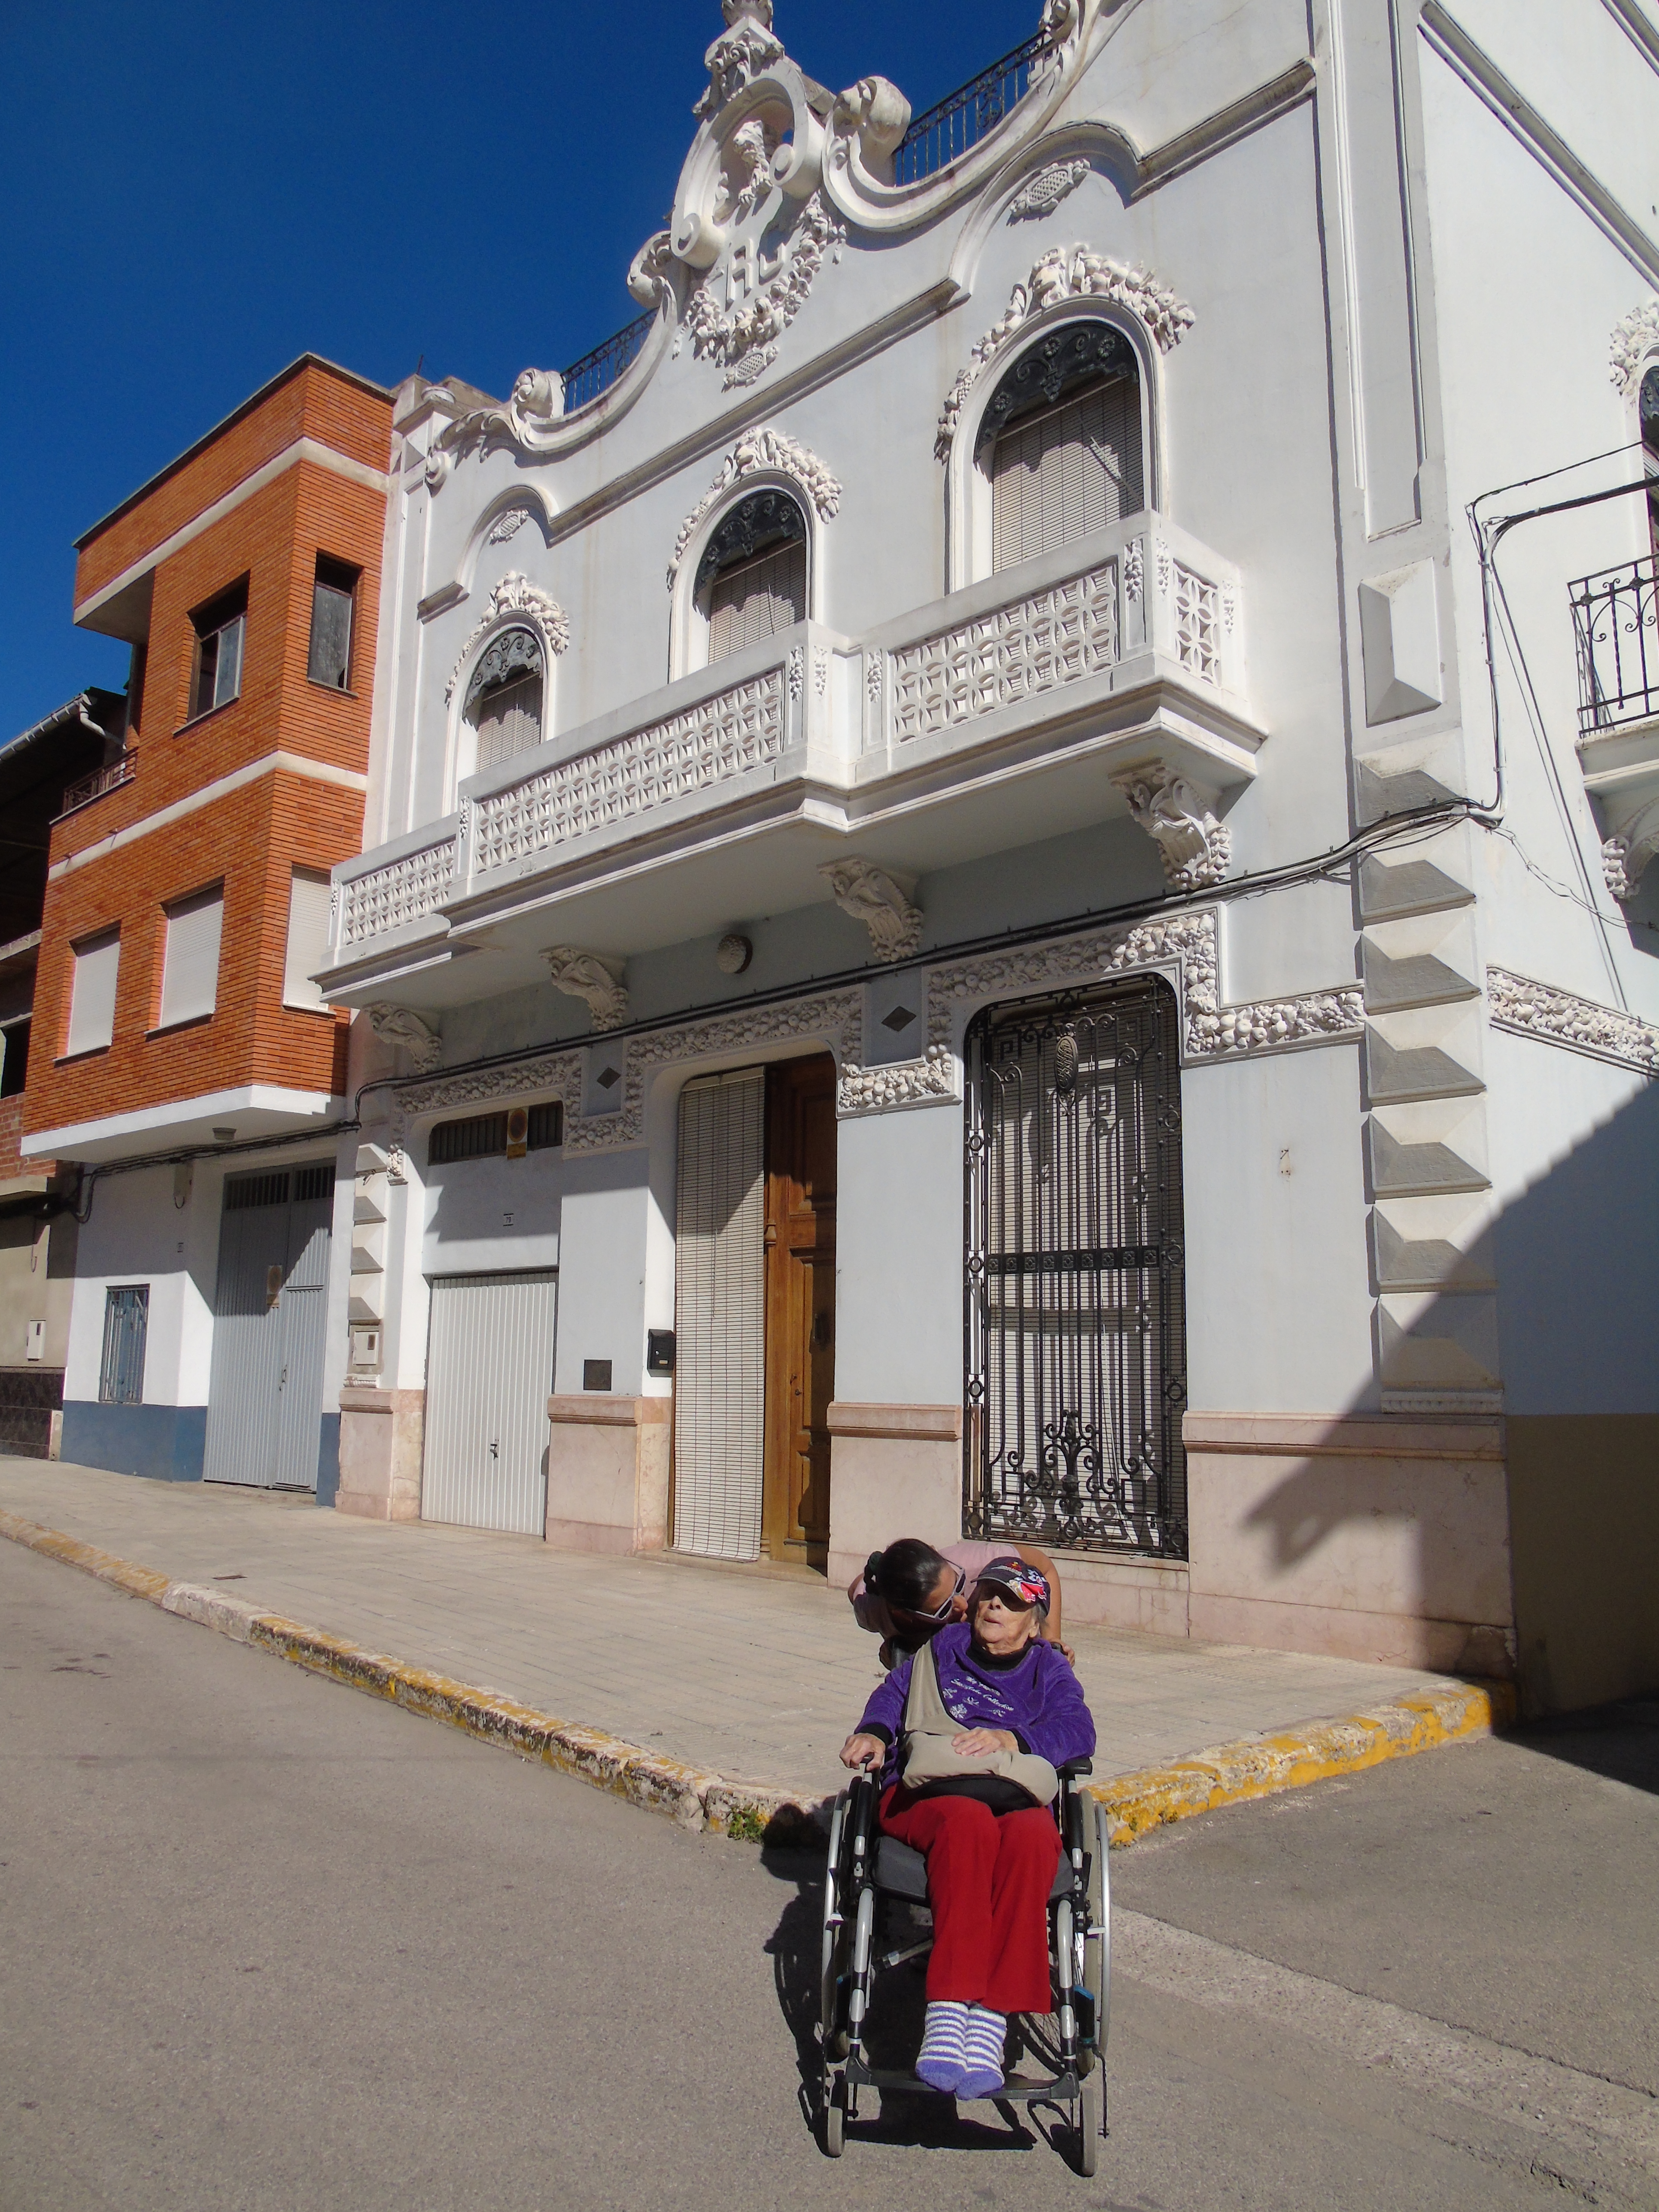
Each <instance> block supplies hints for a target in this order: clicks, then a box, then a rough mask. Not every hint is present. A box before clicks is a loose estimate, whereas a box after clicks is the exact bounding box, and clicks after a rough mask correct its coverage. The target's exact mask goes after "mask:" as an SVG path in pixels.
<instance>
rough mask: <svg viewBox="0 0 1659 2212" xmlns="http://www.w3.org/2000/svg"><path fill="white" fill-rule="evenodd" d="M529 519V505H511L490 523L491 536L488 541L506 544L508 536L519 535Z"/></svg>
mask: <svg viewBox="0 0 1659 2212" xmlns="http://www.w3.org/2000/svg"><path fill="white" fill-rule="evenodd" d="M529 520H530V510H529V508H528V507H508V508H507V511H506V513H502V514H498V515H497V516H496V517H495V520H494V522H492V523H491V524H490V526H489V538H488V540H487V541H486V542H487V543H488V544H491V545H505V544H507V540H508V538H516V537H517V536H518V534H519V532H520V531H521V530H522V529H523V528H524V526H525V525H526V522H528V521H529Z"/></svg>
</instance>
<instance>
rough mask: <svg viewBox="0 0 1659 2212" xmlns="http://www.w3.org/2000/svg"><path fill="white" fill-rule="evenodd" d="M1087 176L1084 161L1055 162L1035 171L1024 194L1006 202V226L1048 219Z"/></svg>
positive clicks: (1016, 195)
mask: <svg viewBox="0 0 1659 2212" xmlns="http://www.w3.org/2000/svg"><path fill="white" fill-rule="evenodd" d="M1088 173H1089V164H1088V163H1087V162H1086V161H1055V162H1054V163H1053V164H1052V165H1051V166H1050V167H1048V168H1046V169H1039V170H1038V171H1037V173H1036V176H1034V177H1033V178H1032V179H1031V181H1030V184H1029V185H1026V186H1025V188H1024V191H1020V192H1018V193H1016V194H1015V196H1014V197H1013V198H1012V200H1011V201H1010V202H1009V204H1008V220H1009V222H1027V221H1029V220H1030V218H1031V217H1032V216H1042V215H1052V214H1053V213H1054V210H1055V209H1056V208H1057V207H1058V206H1059V205H1060V202H1061V201H1062V200H1063V199H1064V198H1065V197H1066V195H1067V193H1068V192H1074V191H1076V190H1077V188H1078V186H1079V185H1080V184H1081V183H1082V182H1083V179H1085V177H1086V176H1087V175H1088Z"/></svg>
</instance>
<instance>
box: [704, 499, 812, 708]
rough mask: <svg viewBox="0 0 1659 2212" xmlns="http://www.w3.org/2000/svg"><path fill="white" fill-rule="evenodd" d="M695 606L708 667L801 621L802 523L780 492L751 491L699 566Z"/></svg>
mask: <svg viewBox="0 0 1659 2212" xmlns="http://www.w3.org/2000/svg"><path fill="white" fill-rule="evenodd" d="M696 599H697V604H698V605H699V606H700V607H701V608H702V611H703V614H704V616H705V617H706V619H707V621H708V659H709V664H710V665H711V666H712V665H713V664H714V662H715V661H717V660H724V659H726V658H727V656H728V655H729V654H731V653H741V652H742V650H743V648H744V646H746V645H756V644H758V642H759V641H760V640H761V639H762V638H765V637H771V636H773V635H775V633H776V632H777V631H779V630H781V629H790V628H791V627H792V625H793V624H794V623H799V622H805V619H806V518H805V515H804V514H803V513H801V510H800V507H799V505H798V504H797V502H796V501H794V500H793V499H792V498H791V497H790V496H789V494H788V493H787V492H786V491H774V490H770V489H768V490H763V491H757V492H751V493H750V495H749V496H748V498H747V499H742V500H739V501H738V503H737V505H736V506H735V507H733V508H732V511H731V513H729V514H727V515H726V517H725V519H724V520H722V521H721V523H720V527H719V528H718V529H717V530H716V531H715V532H714V535H713V537H712V538H710V539H709V541H708V544H707V545H706V546H705V547H704V549H703V555H702V560H701V561H699V562H698V563H697V581H696Z"/></svg>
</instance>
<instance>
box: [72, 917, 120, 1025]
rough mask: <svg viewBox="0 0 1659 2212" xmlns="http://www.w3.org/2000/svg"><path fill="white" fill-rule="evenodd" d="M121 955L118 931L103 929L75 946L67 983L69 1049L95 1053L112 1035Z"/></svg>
mask: <svg viewBox="0 0 1659 2212" xmlns="http://www.w3.org/2000/svg"><path fill="white" fill-rule="evenodd" d="M120 958H121V933H120V931H119V930H118V929H112V930H109V931H106V933H105V934H104V935H103V936H102V937H95V938H94V939H93V940H92V942H91V943H90V944H89V945H76V948H75V976H74V981H72V982H71V984H70V1024H69V1045H68V1049H69V1050H70V1052H95V1051H96V1050H97V1049H98V1048H99V1047H100V1045H106V1044H108V1043H109V1042H110V1041H111V1039H112V1037H113V1036H114V1035H115V975H116V969H117V968H118V965H119V963H120Z"/></svg>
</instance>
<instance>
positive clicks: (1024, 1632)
mask: <svg viewBox="0 0 1659 2212" xmlns="http://www.w3.org/2000/svg"><path fill="white" fill-rule="evenodd" d="M1047 1606H1048V1583H1047V1579H1046V1577H1044V1576H1043V1575H1042V1572H1041V1571H1039V1570H1037V1569H1035V1568H1033V1567H1032V1566H1031V1565H1030V1564H1029V1563H1028V1562H1027V1561H1026V1560H1024V1559H1020V1558H1018V1557H1017V1556H1011V1557H1008V1558H1003V1559H994V1560H992V1561H991V1562H990V1563H989V1565H987V1566H986V1567H985V1568H984V1569H983V1570H982V1571H981V1574H980V1577H979V1579H978V1581H977V1583H975V1588H974V1593H973V1597H972V1601H971V1603H970V1606H969V1613H968V1618H967V1619H966V1620H964V1621H962V1622H958V1623H956V1624H953V1625H952V1626H949V1627H946V1628H944V1629H942V1630H941V1631H940V1632H939V1633H938V1634H937V1635H936V1636H935V1637H933V1639H932V1641H931V1642H930V1643H927V1644H923V1645H922V1647H921V1650H920V1651H919V1652H917V1653H916V1654H915V1656H912V1657H908V1658H905V1659H903V1660H902V1662H900V1664H899V1665H898V1666H897V1667H896V1668H894V1670H893V1672H892V1673H891V1674H889V1675H888V1676H887V1678H886V1679H885V1680H884V1682H883V1683H882V1684H881V1685H880V1686H879V1687H878V1689H877V1690H876V1692H875V1693H874V1694H873V1696H872V1698H871V1699H870V1701H869V1703H868V1705H866V1708H865V1711H864V1715H863V1717H862V1718H861V1719H860V1723H859V1725H858V1727H857V1729H855V1730H854V1733H853V1734H852V1735H850V1736H849V1737H848V1740H847V1742H846V1744H845V1745H844V1746H843V1747H842V1754H841V1755H842V1762H843V1764H844V1765H848V1766H849V1767H851V1768H853V1769H854V1771H855V1772H856V1773H858V1774H859V1775H860V1777H861V1778H863V1777H866V1776H867V1775H869V1773H870V1771H872V1769H879V1783H878V1785H876V1786H875V1787H873V1788H872V1784H871V1783H870V1782H869V1781H868V1780H867V1779H860V1781H859V1782H855V1783H854V1785H853V1788H852V1790H850V1791H849V1792H848V1796H847V1797H846V1798H845V1799H843V1800H842V1803H841V1804H840V1805H839V1806H838V1807H837V1810H836V1823H835V1832H834V1835H833V1836H832V1839H831V1846H830V1864H829V1895H828V1901H827V1910H826V1923H825V1940H824V1990H823V2008H824V2018H823V2029H824V2045H825V2066H826V2071H825V2084H824V2096H825V2106H824V2118H825V2128H826V2141H827V2146H828V2148H830V2150H831V2151H832V2153H834V2152H838V2151H839V2149H840V2147H841V2130H842V2116H843V2115H844V2114H846V2113H847V2112H848V2111H849V2109H851V2110H855V2109H856V2095H857V2089H858V2087H859V2085H860V2083H862V2082H868V2083H873V2084H877V2085H878V2086H882V2087H886V2086H902V2077H889V2076H887V2075H880V2074H878V2073H876V2072H873V2071H872V2069H870V2068H869V2067H868V2065H867V2064H866V2063H864V2061H863V2057H862V2054H861V2051H860V2028H861V2025H862V2017H863V2014H864V2011H865V2008H866V2002H867V1998H868V1990H869V1984H870V1980H871V1978H872V1975H873V1972H874V1970H875V1968H876V1966H878V1965H880V1964H883V1963H893V1962H896V1960H897V1959H898V1958H899V1957H901V1956H903V1955H908V1954H899V1953H896V1954H893V1960H891V1961H883V1960H878V1959H876V1958H875V1956H874V1954H873V1952H872V1929H873V1924H874V1917H875V1909H876V1906H877V1905H878V1901H879V1900H880V1899H882V1898H890V1899H906V1900H908V1901H909V1902H912V1903H915V1904H918V1905H920V1904H922V1903H924V1902H925V1904H926V1905H927V1909H928V1910H929V1911H930V1912H931V1914H932V1917H933V1948H932V1956H931V1958H930V1959H929V1961H928V1966H927V2018H926V2026H925V2029H924V2032H923V2036H922V2043H921V2052H920V2054H919V2055H918V2057H917V2059H916V2065H915V2075H914V2076H912V2077H909V2078H910V2080H911V2082H912V2086H914V2083H915V2081H916V2080H918V2079H919V2080H920V2081H922V2082H924V2083H926V2084H927V2087H930V2088H933V2089H937V2090H940V2091H943V2092H945V2093H948V2094H952V2095H955V2096H957V2097H958V2098H964V2099H965V2098H975V2097H992V2098H1000V2097H1003V2096H1005V2095H1007V2096H1011V2097H1013V2096H1024V2098H1025V2099H1026V2100H1027V2101H1036V2100H1037V2097H1038V2093H1039V2089H1040V2090H1041V2091H1042V2093H1045V2094H1046V2096H1047V2097H1048V2098H1050V2099H1054V2100H1058V2099H1061V2098H1066V2099H1069V2100H1072V2101H1073V2102H1074V2103H1075V2104H1078V2105H1079V2107H1080V2109H1081V2112H1082V2113H1083V2115H1084V2117H1083V2118H1079V2135H1080V2136H1084V2135H1086V2136H1088V2137H1089V2138H1090V2141H1089V2142H1087V2143H1086V2144H1085V2149H1084V2157H1085V2160H1086V2163H1085V2171H1087V2172H1092V2171H1093V2156H1094V2154H1093V2147H1092V2137H1093V2136H1094V2135H1095V2134H1097V2133H1098V2132H1099V2128H1100V2122H1101V2117H1102V2114H1101V2106H1102V2090H1101V2083H1100V2081H1099V2078H1098V2074H1097V2072H1096V2070H1095V2062H1096V2057H1097V2050H1098V2046H1099V2042H1100V2040H1101V2034H1100V2031H1101V2030H1102V2028H1103V2017H1102V2015H1103V2004H1102V2002H1101V1999H1102V1998H1103V1983H1104V1966H1105V1961H1104V1957H1103V1939H1104V1936H1105V1929H1104V1925H1103V1923H1104V1903H1103V1881H1104V1874H1105V1868H1104V1856H1105V1854H1104V1845H1105V1836H1104V1833H1103V1830H1102V1828H1101V1825H1100V1821H1099V1819H1098V1814H1097V1808H1093V1807H1092V1806H1090V1807H1089V1808H1087V1809H1088V1810H1090V1811H1094V1812H1096V1814H1097V1818H1096V1820H1094V1821H1093V1822H1092V1823H1090V1822H1088V1821H1086V1820H1085V1802H1084V1801H1083V1800H1082V1799H1081V1798H1080V1797H1079V1795H1078V1793H1077V1792H1076V1791H1075V1790H1073V1789H1072V1788H1071V1786H1070V1785H1071V1784H1072V1783H1073V1781H1074V1780H1075V1779H1076V1778H1078V1777H1079V1775H1082V1774H1086V1773H1088V1771H1090V1770H1089V1765H1088V1761H1089V1757H1090V1754H1091V1753H1092V1752H1093V1750H1094V1746H1095V1729H1094V1722H1093V1720H1092V1718H1091V1716H1090V1712H1089V1709H1088V1706H1087V1705H1085V1702H1084V1698H1083V1692H1082V1690H1081V1688H1080V1687H1079V1683H1078V1679H1077V1676H1076V1674H1074V1673H1073V1669H1072V1668H1071V1667H1070V1665H1069V1664H1068V1663H1067V1662H1066V1660H1065V1658H1063V1657H1062V1656H1061V1654H1060V1650H1058V1648H1057V1647H1056V1646H1055V1645H1054V1644H1050V1643H1048V1642H1046V1641H1044V1640H1043V1639H1042V1638H1041V1637H1040V1636H1039V1634H1038V1630H1039V1628H1040V1626H1041V1625H1042V1620H1043V1617H1044V1615H1045V1613H1046V1610H1047ZM872 1801H873V1802H872ZM1091 1845H1092V1846H1093V1848H1092V1849H1091V1848H1090V1847H1091ZM1062 1853H1064V1855H1065V1863H1062ZM917 1854H920V1858H919V1859H918V1857H917V1856H916V1855H917ZM849 1922H850V1923H852V1925H851V1927H850V1928H849ZM844 1929H845V1930H848V1934H849V1935H850V1939H851V1940H850V1942H849V1941H848V1940H846V1938H845V1937H844V1936H842V1932H841V1931H842V1930H844ZM1091 1943H1092V1944H1094V1945H1095V1946H1096V1963H1095V1966H1093V1967H1092V1968H1091V1966H1090V1960H1089V1953H1090V1946H1091ZM913 1948H925V1947H913ZM1091 1980H1092V1981H1093V1983H1094V1984H1095V1987H1094V1989H1093V1990H1091V1989H1090V1988H1089V1986H1088V1984H1089V1982H1090V1981H1091ZM1056 1998H1058V2000H1059V2002H1058V2006H1057V2007H1056V2004H1055V1999H1056ZM1056 2008H1057V2009H1058V2010H1059V2012H1060V2034H1059V2037H1058V2039H1057V2043H1058V2053H1057V2061H1056V2063H1057V2065H1058V2069H1059V2072H1058V2074H1057V2075H1056V2076H1054V2077H1050V2078H1049V2079H1048V2080H1047V2081H1044V2082H1043V2083H1042V2084H1041V2085H1037V2084H1033V2083H1030V2082H1019V2083H1014V2082H1012V2081H1009V2080H1008V2078H1007V2076H1006V2069H1005V2063H1004V2049H1005V2039H1006V2033H1007V2029H1008V2024H1009V2019H1010V2016H1011V2015H1015V2014H1024V2015H1037V2016H1039V2018H1041V2016H1042V2015H1048V2014H1049V2013H1050V2012H1051V2011H1053V2010H1054V2009H1056ZM1091 2073H1094V2074H1095V2078H1094V2081H1093V2082H1092V2085H1091V2086H1092V2094H1090V2093H1088V2087H1087V2086H1085V2085H1088V2083H1089V2077H1090V2075H1091Z"/></svg>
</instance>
